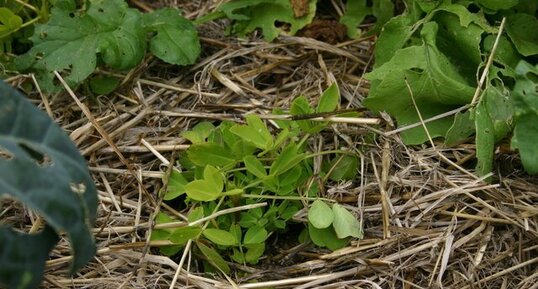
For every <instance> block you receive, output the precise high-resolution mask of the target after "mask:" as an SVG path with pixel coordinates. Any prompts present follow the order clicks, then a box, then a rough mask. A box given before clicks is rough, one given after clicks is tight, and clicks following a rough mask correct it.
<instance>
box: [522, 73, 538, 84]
mask: <svg viewBox="0 0 538 289" xmlns="http://www.w3.org/2000/svg"><path fill="white" fill-rule="evenodd" d="M525 76H526V77H527V78H528V79H529V80H531V81H532V82H534V83H538V75H536V74H534V73H532V72H528V73H527V74H526V75H525Z"/></svg>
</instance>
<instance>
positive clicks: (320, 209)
mask: <svg viewBox="0 0 538 289" xmlns="http://www.w3.org/2000/svg"><path fill="white" fill-rule="evenodd" d="M333 219H334V214H333V211H332V209H331V207H329V206H328V205H327V204H326V203H325V202H324V201H322V200H315V201H314V202H313V203H312V205H311V206H310V209H309V210H308V221H309V222H310V224H312V225H313V226H314V227H316V228H317V229H325V228H327V227H329V226H330V225H331V224H332V223H333Z"/></svg>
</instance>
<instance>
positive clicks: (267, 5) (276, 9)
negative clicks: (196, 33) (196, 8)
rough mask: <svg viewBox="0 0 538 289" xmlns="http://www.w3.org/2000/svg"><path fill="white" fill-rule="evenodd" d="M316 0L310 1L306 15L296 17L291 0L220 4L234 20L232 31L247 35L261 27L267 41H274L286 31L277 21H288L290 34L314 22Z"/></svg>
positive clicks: (251, 0)
mask: <svg viewBox="0 0 538 289" xmlns="http://www.w3.org/2000/svg"><path fill="white" fill-rule="evenodd" d="M316 2H317V1H315V0H309V1H308V11H307V14H306V15H305V16H302V17H299V18H297V17H295V15H294V14H293V9H292V6H291V3H290V1H289V0H233V1H230V2H228V3H225V4H223V5H221V6H219V8H218V10H219V11H222V12H223V13H224V14H225V15H226V17H228V18H229V19H231V20H234V21H235V23H234V24H233V26H232V32H234V33H237V34H239V35H240V36H245V35H246V34H247V33H250V32H252V31H254V30H255V29H257V28H261V30H262V31H263V36H264V38H265V40H266V41H273V40H274V39H275V38H276V37H277V36H278V35H279V34H280V33H283V32H284V31H283V30H282V28H280V27H277V26H276V25H277V24H276V23H277V22H279V23H288V24H289V25H290V26H289V32H287V33H289V34H291V35H294V34H295V33H297V31H299V30H300V29H301V28H303V27H305V26H306V25H307V24H310V23H311V22H312V19H314V16H315V13H316Z"/></svg>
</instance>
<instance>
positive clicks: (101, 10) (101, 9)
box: [97, 8, 105, 13]
mask: <svg viewBox="0 0 538 289" xmlns="http://www.w3.org/2000/svg"><path fill="white" fill-rule="evenodd" d="M97 11H99V12H101V13H103V12H105V9H103V8H99V9H97Z"/></svg>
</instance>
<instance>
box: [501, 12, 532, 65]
mask: <svg viewBox="0 0 538 289" xmlns="http://www.w3.org/2000/svg"><path fill="white" fill-rule="evenodd" d="M535 31H538V19H536V17H534V16H532V15H529V14H524V13H517V14H513V15H510V16H508V17H507V18H506V33H507V34H508V36H509V37H510V39H512V42H513V43H514V45H515V46H516V48H517V50H518V51H519V53H521V54H522V55H524V56H530V55H536V54H538V34H537V33H535Z"/></svg>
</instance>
